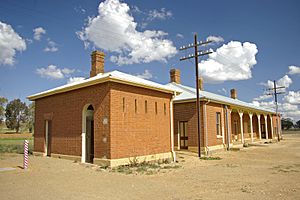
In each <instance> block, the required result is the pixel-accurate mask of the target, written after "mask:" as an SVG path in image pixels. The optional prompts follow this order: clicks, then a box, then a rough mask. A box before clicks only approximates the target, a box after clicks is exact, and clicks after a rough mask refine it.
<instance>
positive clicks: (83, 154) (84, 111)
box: [81, 104, 91, 163]
mask: <svg viewBox="0 0 300 200" xmlns="http://www.w3.org/2000/svg"><path fill="white" fill-rule="evenodd" d="M89 105H91V104H86V105H85V106H83V109H82V132H81V162H82V163H85V162H86V142H87V141H86V117H87V108H88V107H89Z"/></svg>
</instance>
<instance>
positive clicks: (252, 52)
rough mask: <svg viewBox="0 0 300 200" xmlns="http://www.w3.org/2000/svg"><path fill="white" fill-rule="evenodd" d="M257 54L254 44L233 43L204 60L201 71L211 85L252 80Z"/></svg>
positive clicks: (223, 46) (224, 45) (200, 67)
mask: <svg viewBox="0 0 300 200" xmlns="http://www.w3.org/2000/svg"><path fill="white" fill-rule="evenodd" d="M257 52H258V50H257V47H256V45H255V44H253V43H249V42H244V43H243V44H242V43H241V42H238V41H231V42H229V43H228V44H223V45H222V46H221V47H220V48H218V49H217V50H216V51H215V52H213V53H212V54H209V57H208V59H207V60H202V61H201V63H199V71H200V73H201V74H202V75H203V78H204V80H205V81H206V82H209V83H222V82H224V81H238V80H246V79H250V78H251V77H252V74H251V69H252V68H253V66H254V65H255V64H256V58H255V56H256V54H257Z"/></svg>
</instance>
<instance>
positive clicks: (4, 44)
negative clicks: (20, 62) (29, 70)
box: [0, 21, 26, 65]
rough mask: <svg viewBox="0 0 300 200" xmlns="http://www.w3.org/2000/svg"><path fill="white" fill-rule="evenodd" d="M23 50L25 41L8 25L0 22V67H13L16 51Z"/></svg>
mask: <svg viewBox="0 0 300 200" xmlns="http://www.w3.org/2000/svg"><path fill="white" fill-rule="evenodd" d="M24 50H26V43H25V40H24V39H23V38H22V37H20V36H19V35H18V34H17V33H16V32H15V31H14V29H13V28H12V27H11V26H10V25H9V24H5V23H3V22H1V21H0V65H13V64H14V62H15V55H16V51H24Z"/></svg>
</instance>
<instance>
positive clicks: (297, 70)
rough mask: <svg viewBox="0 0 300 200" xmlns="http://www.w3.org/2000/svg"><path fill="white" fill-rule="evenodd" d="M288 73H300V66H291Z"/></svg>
mask: <svg viewBox="0 0 300 200" xmlns="http://www.w3.org/2000/svg"><path fill="white" fill-rule="evenodd" d="M288 74H290V75H293V74H300V67H297V66H293V65H292V66H289V72H288Z"/></svg>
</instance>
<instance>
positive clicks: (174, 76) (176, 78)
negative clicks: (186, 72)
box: [170, 69, 180, 84]
mask: <svg viewBox="0 0 300 200" xmlns="http://www.w3.org/2000/svg"><path fill="white" fill-rule="evenodd" d="M170 82H175V83H178V84H180V70H179V69H171V70H170Z"/></svg>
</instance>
